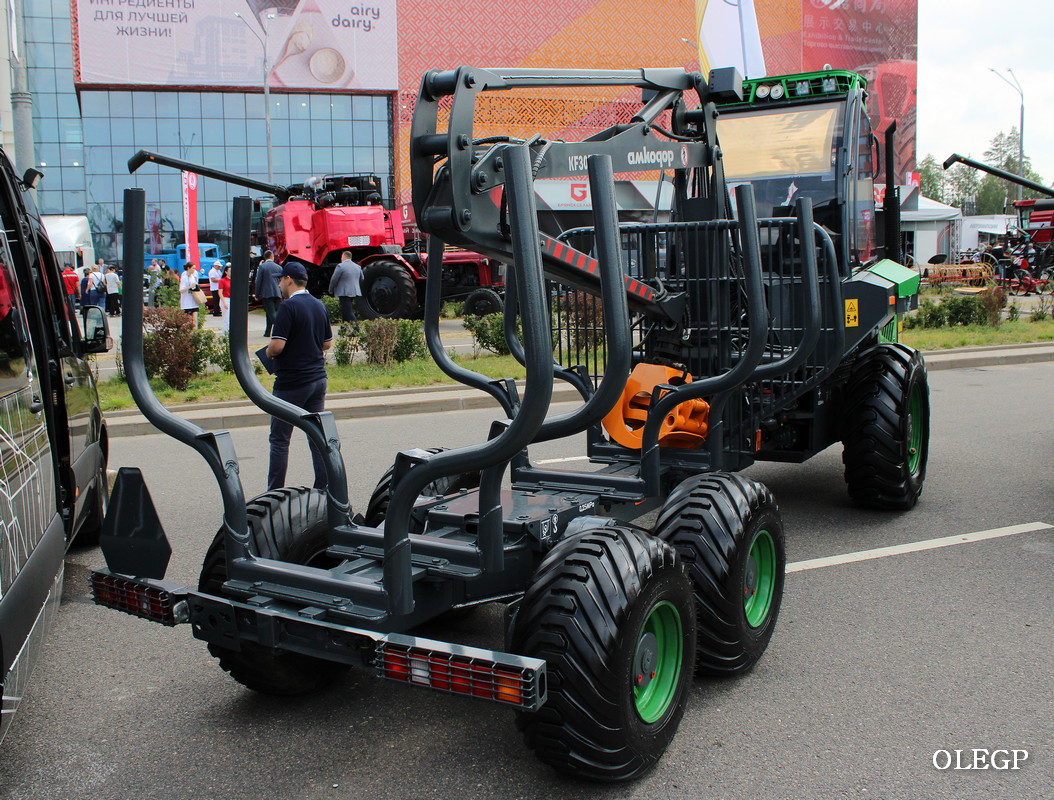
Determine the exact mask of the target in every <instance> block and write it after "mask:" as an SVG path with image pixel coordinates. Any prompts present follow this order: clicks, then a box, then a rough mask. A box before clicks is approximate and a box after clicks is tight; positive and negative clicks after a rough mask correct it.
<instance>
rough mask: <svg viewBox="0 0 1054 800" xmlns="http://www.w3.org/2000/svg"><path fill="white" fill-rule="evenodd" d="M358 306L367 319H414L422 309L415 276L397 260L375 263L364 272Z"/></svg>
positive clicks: (357, 299)
mask: <svg viewBox="0 0 1054 800" xmlns="http://www.w3.org/2000/svg"><path fill="white" fill-rule="evenodd" d="M356 304H357V306H358V311H359V314H360V315H361V316H362V317H364V318H365V319H412V318H413V317H414V316H416V314H417V307H418V302H417V286H416V284H415V283H414V277H413V275H411V274H410V272H409V271H408V270H407V269H406V267H404V266H403V265H402V264H400V263H398V262H397V261H389V260H382V261H374V262H373V263H371V264H369V265H368V266H367V267H366V268H365V269H364V270H363V273H362V296H361V297H359V298H356Z"/></svg>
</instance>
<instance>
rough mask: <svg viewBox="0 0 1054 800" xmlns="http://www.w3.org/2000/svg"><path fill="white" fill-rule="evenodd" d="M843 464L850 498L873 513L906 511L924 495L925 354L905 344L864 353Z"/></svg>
mask: <svg viewBox="0 0 1054 800" xmlns="http://www.w3.org/2000/svg"><path fill="white" fill-rule="evenodd" d="M843 419H844V421H845V422H844V425H845V427H844V428H843V431H842V444H843V446H844V449H843V451H842V462H843V463H844V464H845V482H846V484H848V488H849V496H850V497H851V498H852V499H853V501H854V502H856V503H857V504H858V505H861V506H867V507H869V508H879V509H891V510H907V509H909V508H911V507H912V506H914V505H915V503H916V502H917V501H918V499H919V495H920V494H922V484H923V482H924V481H925V479H926V459H927V456H928V455H929V441H930V394H929V385H928V383H927V380H926V364H925V362H923V360H922V355H921V354H920V353H919V352H918V351H917V350H914V349H912V348H910V347H907V346H905V345H902V344H880V345H878V346H876V347H874V348H873V349H871V350H870V351H868V352H867V353H864V354H863V355H862V356H861V358H860V361H859V363H858V364H857V366H856V368H855V369H854V370H853V374H852V376H851V377H850V379H849V383H848V385H847V387H846V405H845V409H844V413H843Z"/></svg>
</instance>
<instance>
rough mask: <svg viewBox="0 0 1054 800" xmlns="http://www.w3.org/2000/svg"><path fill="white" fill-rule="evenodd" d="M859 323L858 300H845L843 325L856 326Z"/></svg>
mask: <svg viewBox="0 0 1054 800" xmlns="http://www.w3.org/2000/svg"><path fill="white" fill-rule="evenodd" d="M859 325H860V301H859V300H857V299H855V298H854V299H852V300H846V301H845V327H847V328H856V327H859Z"/></svg>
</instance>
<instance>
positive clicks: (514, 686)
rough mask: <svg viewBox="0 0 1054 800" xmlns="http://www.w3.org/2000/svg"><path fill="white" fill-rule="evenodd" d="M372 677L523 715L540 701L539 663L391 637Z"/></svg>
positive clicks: (379, 647) (541, 673)
mask: <svg viewBox="0 0 1054 800" xmlns="http://www.w3.org/2000/svg"><path fill="white" fill-rule="evenodd" d="M393 639H396V640H408V641H406V642H403V641H392V640H393ZM410 642H412V643H410ZM377 672H378V674H379V675H380V676H381V677H382V678H388V679H389V680H394V681H399V682H401V683H409V684H412V685H414V686H424V687H426V688H429V689H436V690H438V691H441V692H449V693H451V694H462V695H467V696H469V697H478V698H480V699H483V700H493V701H494V702H498V703H504V704H507V705H512V706H516V707H518V708H523V709H525V710H528V711H532V710H534V709H537V708H538V707H539V706H541V704H542V703H543V702H544V701H545V662H544V661H541V660H539V659H533V658H522V657H520V656H514V655H510V654H508V653H498V652H496V651H491V650H478V649H476V648H470V647H460V646H458V645H449V644H445V643H443V642H433V641H429V640H424V639H414V638H413V637H403V636H399V635H391V636H389V637H387V640H382V641H380V642H378V643H377Z"/></svg>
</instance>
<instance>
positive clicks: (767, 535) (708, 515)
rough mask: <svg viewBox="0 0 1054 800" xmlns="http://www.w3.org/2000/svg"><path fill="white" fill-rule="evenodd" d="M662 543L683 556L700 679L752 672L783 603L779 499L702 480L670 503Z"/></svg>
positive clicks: (736, 481)
mask: <svg viewBox="0 0 1054 800" xmlns="http://www.w3.org/2000/svg"><path fill="white" fill-rule="evenodd" d="M655 535H656V536H657V537H658V538H659V539H662V540H663V541H665V542H668V543H669V544H670V545H671V546H672V547H673V548H674V549H675V550H676V551H677V553H678V555H680V557H681V563H682V564H683V565H684V568H685V571H686V572H687V573H688V577H689V579H691V582H692V589H693V591H694V594H695V617H696V631H697V634H696V651H695V669H696V672H697V673H698V674H700V675H714V676H720V677H727V676H732V675H737V674H741V673H744V672H746V671H748V670H750V669H751V668H752V667H753V666H754V664H756V663H757V661H758V659H759V658H761V655H762V653H764V652H765V648H766V647H768V643H769V639H770V638H772V631H773V628H774V627H775V625H776V617H777V616H778V614H779V610H780V602H781V600H782V599H783V577H784V569H785V567H786V562H787V556H786V552H785V549H784V542H783V521H782V518H781V517H780V512H779V508H777V506H776V501H775V500H773V498H772V493H771V492H770V491H769V490H768V489H767V488H766V487H765V486H764V485H763V484H761V483H758V482H757V481H754V480H751V479H750V478H746V477H744V476H742V475H733V474H729V473H723V472H713V473H709V474H704V475H695V476H693V477H691V478H688V479H687V480H685V481H683V482H682V483H681V484H680V485H679V486H678V487H677V488H676V489H675V490H674V491H673V494H671V495H670V496H669V498H667V500H666V504H665V505H664V506H663V509H662V513H660V514H659V518H658V521H657V522H656V523H655Z"/></svg>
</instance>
